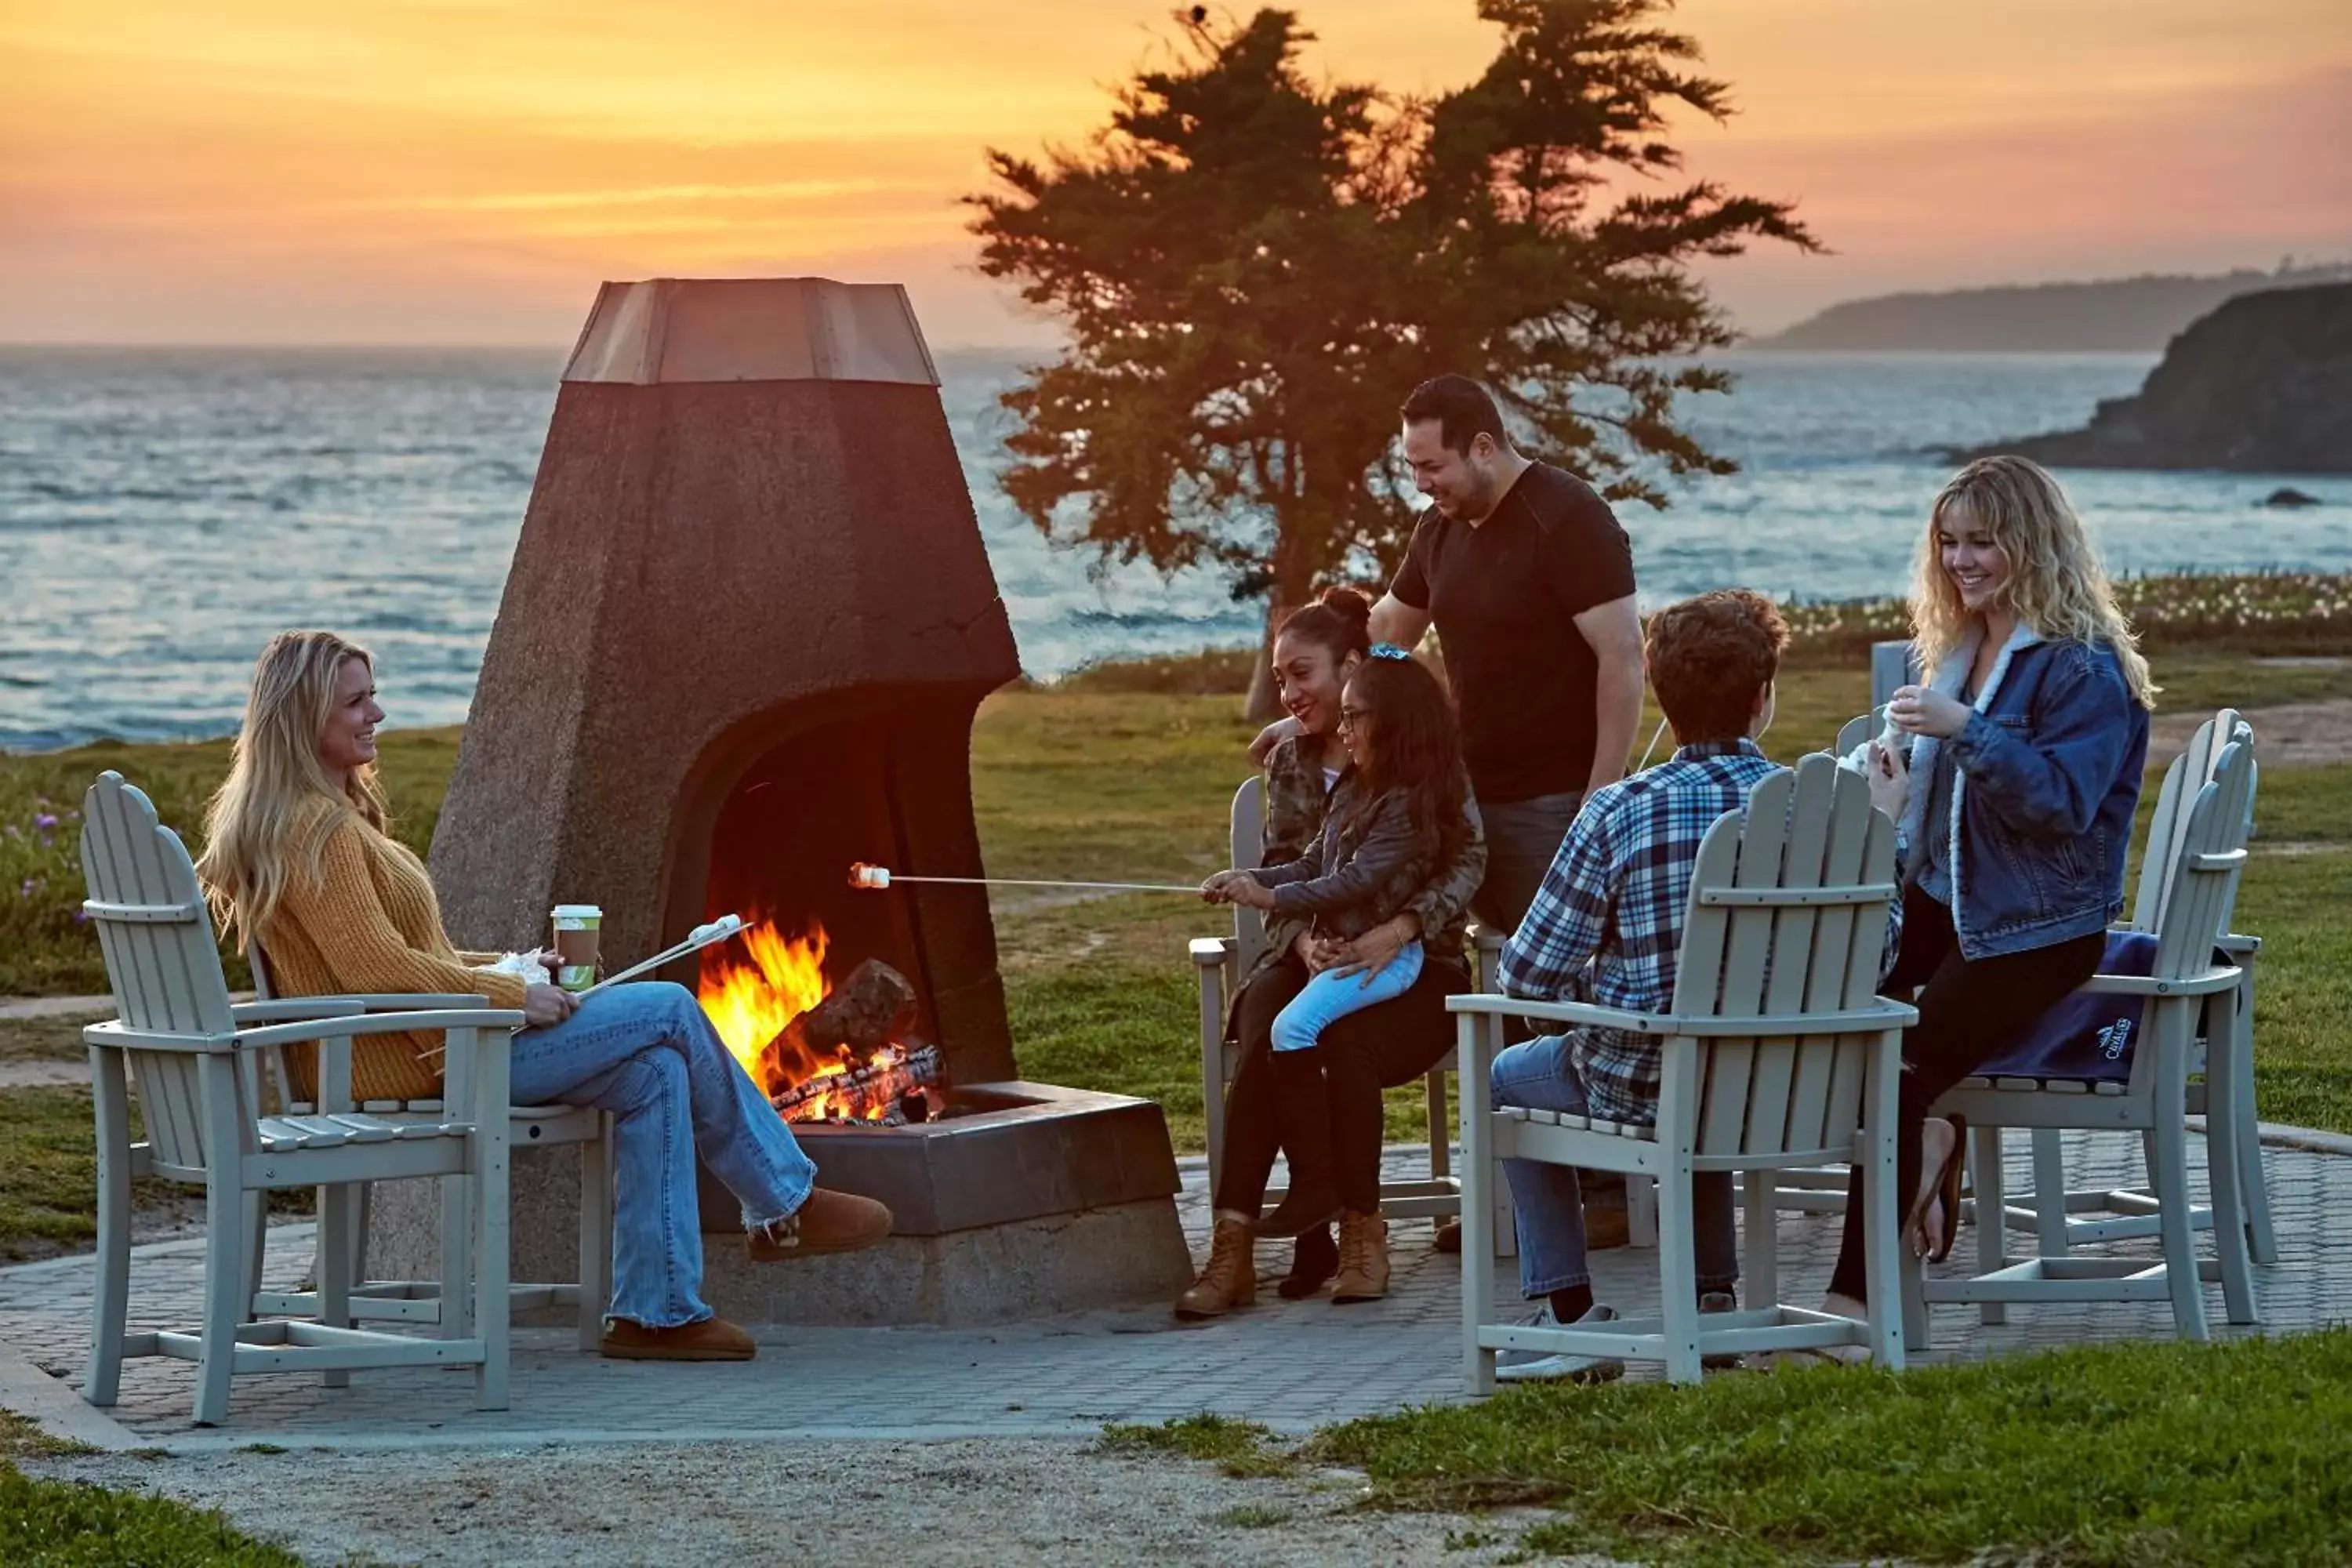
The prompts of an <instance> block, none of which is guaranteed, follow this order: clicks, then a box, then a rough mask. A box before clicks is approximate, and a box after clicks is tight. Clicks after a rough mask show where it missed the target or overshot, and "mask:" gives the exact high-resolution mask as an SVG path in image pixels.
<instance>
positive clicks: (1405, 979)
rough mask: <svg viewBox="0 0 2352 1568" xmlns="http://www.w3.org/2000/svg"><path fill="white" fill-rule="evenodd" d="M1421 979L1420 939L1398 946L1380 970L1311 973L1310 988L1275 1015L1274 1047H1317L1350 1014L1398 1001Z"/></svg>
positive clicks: (1334, 970) (1288, 1049)
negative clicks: (1384, 966)
mask: <svg viewBox="0 0 2352 1568" xmlns="http://www.w3.org/2000/svg"><path fill="white" fill-rule="evenodd" d="M1420 978H1421V943H1419V942H1407V943H1405V944H1404V945H1403V946H1402V947H1401V948H1399V949H1397V954H1396V956H1395V957H1394V958H1391V959H1390V960H1389V962H1388V966H1387V967H1386V968H1384V969H1382V970H1381V972H1380V973H1377V974H1366V973H1363V971H1361V970H1355V971H1352V972H1343V971H1341V970H1338V969H1327V970H1325V971H1324V972H1323V973H1320V974H1317V975H1314V976H1312V977H1310V978H1309V979H1308V980H1307V986H1306V989H1304V990H1302V991H1301V992H1299V994H1297V995H1296V996H1293V997H1292V998H1291V999H1290V1000H1289V1001H1288V1002H1286V1003H1285V1004H1284V1005H1283V1009H1282V1011H1281V1012H1279V1013H1276V1015H1275V1016H1274V1031H1273V1041H1272V1044H1273V1046H1274V1048H1275V1049H1276V1050H1277V1051H1307V1050H1313V1049H1314V1048H1315V1042H1316V1041H1318V1040H1319V1039H1321V1038H1322V1037H1323V1031H1324V1030H1325V1029H1327V1028H1329V1027H1330V1026H1332V1025H1333V1024H1336V1023H1338V1022H1339V1020H1340V1019H1342V1018H1344V1017H1346V1016H1348V1015H1349V1014H1350V1013H1360V1012H1362V1011H1363V1010H1364V1009H1365V1008H1367V1007H1377V1006H1379V1005H1381V1003H1383V1002H1392V1001H1394V1000H1395V999H1396V998H1398V997H1400V996H1402V995H1403V994H1405V993H1406V992H1408V991H1410V990H1412V983H1413V982H1414V981H1416V980H1418V979H1420Z"/></svg>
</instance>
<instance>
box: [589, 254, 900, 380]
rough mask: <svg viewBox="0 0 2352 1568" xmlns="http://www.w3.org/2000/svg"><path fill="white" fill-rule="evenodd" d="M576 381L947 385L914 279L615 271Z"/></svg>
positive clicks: (592, 321)
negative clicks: (619, 277) (920, 317)
mask: <svg viewBox="0 0 2352 1568" xmlns="http://www.w3.org/2000/svg"><path fill="white" fill-rule="evenodd" d="M563 379H564V380H565V381H568V382H569V381H585V382H620V383H625V384H634V385H637V386H655V385H672V384H681V383H688V382H719V381H879V382H895V383H898V384H904V385H911V386H937V385H938V384H940V374H939V368H938V366H936V365H934V364H933V363H931V353H930V350H929V348H927V347H926V346H925V345H924V343H923V331H922V328H921V327H920V326H919V325H918V324H917V323H916V321H915V310H914V307H913V305H912V304H911V303H909V302H908V299H907V290H906V289H905V287H904V286H902V285H900V284H897V283H836V282H835V281H834V280H833V279H830V278H651V279H645V280H644V281H642V282H635V283H607V284H605V285H604V287H603V288H602V289H599V290H598V291H597V295H596V304H595V307H594V309H593V310H590V311H589V313H588V324H587V325H586V326H585V327H583V328H582V329H581V332H580V341H579V342H578V343H577V344H575V345H574V346H573V348H572V358H571V361H570V363H567V364H566V365H565V366H564V367H563Z"/></svg>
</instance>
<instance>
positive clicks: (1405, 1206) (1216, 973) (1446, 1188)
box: [1191, 774, 1501, 1219]
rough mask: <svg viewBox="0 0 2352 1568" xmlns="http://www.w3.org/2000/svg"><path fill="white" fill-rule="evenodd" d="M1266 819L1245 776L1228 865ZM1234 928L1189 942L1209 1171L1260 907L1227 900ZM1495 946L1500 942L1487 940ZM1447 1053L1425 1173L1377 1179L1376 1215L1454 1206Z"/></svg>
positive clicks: (1443, 1211) (1252, 850)
mask: <svg viewBox="0 0 2352 1568" xmlns="http://www.w3.org/2000/svg"><path fill="white" fill-rule="evenodd" d="M1264 837H1265V780H1264V779H1263V778H1261V777H1259V776H1257V775H1256V774H1252V775H1251V776H1250V777H1249V778H1248V779H1246V780H1244V782H1243V784H1242V786H1241V788H1239V789H1238V790H1235V791H1234V809H1233V818H1232V834H1231V838H1230V841H1229V846H1228V847H1229V851H1230V853H1231V855H1232V857H1233V858H1232V859H1231V861H1230V862H1229V864H1231V865H1234V866H1237V867H1254V866H1255V865H1257V864H1258V862H1259V857H1260V855H1261V853H1262V847H1263V843H1264ZM1233 910H1234V934H1233V935H1231V936H1229V937H1215V936H1203V937H1194V938H1193V939H1192V944H1191V955H1192V967H1193V969H1194V971H1195V973H1197V974H1198V976H1199V980H1200V988H1201V1108H1202V1112H1203V1114H1204V1116H1205V1118H1206V1120H1207V1122H1208V1142H1209V1170H1210V1172H1211V1173H1212V1174H1213V1173H1215V1172H1216V1170H1217V1169H1218V1166H1219V1164H1220V1163H1222V1161H1223V1157H1224V1150H1225V1086H1226V1085H1227V1084H1229V1083H1231V1082H1232V1081H1233V1075H1234V1071H1235V1069H1236V1068H1239V1067H1240V1065H1241V1062H1240V1052H1239V1050H1238V1049H1237V1048H1236V1047H1234V1046H1231V1045H1229V1044H1228V1043H1227V1042H1226V1040H1225V1019H1226V1017H1227V1016H1228V1015H1229V1014H1230V1012H1231V1010H1232V1007H1233V998H1234V996H1235V995H1237V994H1239V992H1240V988H1241V982H1242V977H1243V976H1244V975H1245V974H1247V973H1249V972H1250V966H1251V965H1252V964H1254V963H1256V962H1257V960H1258V955H1259V954H1261V953H1263V952H1265V918H1264V917H1263V916H1262V915H1260V914H1259V912H1258V911H1257V910H1253V909H1246V908H1244V907H1243V906H1242V905H1240V904H1235V905H1234V906H1233ZM1479 945H1480V947H1481V949H1482V954H1481V956H1482V957H1487V958H1488V961H1489V962H1491V957H1490V955H1487V954H1486V953H1485V952H1483V950H1484V949H1485V948H1486V945H1487V944H1486V941H1485V939H1483V938H1481V939H1480V942H1479ZM1494 945H1495V946H1496V948H1499V947H1500V945H1501V944H1500V943H1499V942H1497V943H1495V944H1494ZM1453 1066H1454V1058H1453V1057H1452V1055H1451V1054H1449V1055H1448V1056H1447V1057H1446V1058H1444V1060H1442V1061H1440V1062H1439V1063H1438V1064H1437V1065H1436V1066H1435V1067H1433V1068H1430V1069H1429V1079H1428V1086H1427V1088H1428V1095H1429V1176H1428V1179H1427V1180H1425V1181H1423V1180H1413V1181H1404V1182H1382V1183H1381V1215H1384V1216H1385V1217H1387V1218H1389V1219H1415V1218H1444V1217H1446V1216H1449V1215H1454V1214H1456V1213H1458V1212H1460V1209H1461V1205H1462V1196H1461V1189H1462V1184H1461V1182H1460V1180H1459V1179H1458V1178H1457V1177H1455V1175H1454V1171H1453V1153H1454V1151H1453V1148H1452V1145H1451V1144H1450V1143H1449V1142H1448V1141H1447V1140H1448V1134H1449V1133H1450V1132H1451V1131H1452V1127H1451V1125H1450V1123H1449V1121H1448V1119H1447V1116H1446V1113H1445V1075H1446V1073H1447V1072H1448V1071H1449V1070H1451V1069H1452V1068H1453ZM1285 1194H1286V1189H1285V1188H1282V1187H1269V1188H1268V1189H1267V1190H1266V1194H1265V1203H1266V1206H1267V1208H1268V1209H1269V1210H1270V1209H1272V1208H1273V1206H1274V1205H1276V1204H1279V1203H1280V1202H1281V1201H1282V1200H1283V1197H1284V1196H1285Z"/></svg>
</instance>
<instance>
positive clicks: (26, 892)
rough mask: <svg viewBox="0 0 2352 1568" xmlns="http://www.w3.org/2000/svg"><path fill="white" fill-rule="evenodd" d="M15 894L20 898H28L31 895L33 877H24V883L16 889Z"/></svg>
mask: <svg viewBox="0 0 2352 1568" xmlns="http://www.w3.org/2000/svg"><path fill="white" fill-rule="evenodd" d="M16 896H17V897H18V898H20V899H29V898H31V897H32V896H33V879H31V878H30V877H27V878H26V879H25V885H24V886H23V887H21V888H19V889H16Z"/></svg>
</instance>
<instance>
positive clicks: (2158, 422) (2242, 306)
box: [1954, 283, 2352, 474]
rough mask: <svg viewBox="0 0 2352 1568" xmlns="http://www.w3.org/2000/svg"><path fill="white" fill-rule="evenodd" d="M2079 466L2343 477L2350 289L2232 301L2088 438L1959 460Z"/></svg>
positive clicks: (2001, 446)
mask: <svg viewBox="0 0 2352 1568" xmlns="http://www.w3.org/2000/svg"><path fill="white" fill-rule="evenodd" d="M1993 452H2015V453H2018V454H2019V455H2021V456H2022V457H2028V458H2032V459H2034V460H2035V461H2036V462H2041V463H2049V464H2053V465H2056V466H2059V467H2066V468H2230V469H2235V470H2237V471H2238V472H2241V473H2278V474H2352V283H2334V284H2326V285H2323V286H2320V287H2317V288H2311V289H2273V290H2272V291H2271V292H2269V293H2265V294H2245V295H2241V296H2240V297H2239V298H2237V299H2235V300H2230V301H2229V302H2228V303H2226V304H2224V305H2223V306H2222V307H2221V309H2220V310H2215V311H2214V312H2213V313H2212V314H2211V315H2210V316H2207V317H2206V318H2204V319H2203V320H2202V321H2197V322H2194V323H2192V324H2191V325H2190V327H2189V330H2188V331H2185V332H2183V333H2181V334H2180V335H2179V337H2177V338H2175V339H2173V340H2172V342H2171V343H2170V344H2169V345H2168V347H2167V348H2166V349H2165V351H2164V358H2163V360H2162V361H2161V362H2160V363H2158V365H2157V367H2156V368H2155V369H2154V370H2152V371H2150V372H2148V375H2147V381H2146V382H2144V383H2142V384H2141V385H2140V389H2139V393H2138V395H2137V396H2133V397H2114V398H2109V399H2107V400H2106V401H2105V402H2103V403H2101V404H2100V405H2099V406H2098V410H2097V412H2096V413H2095V414H2094V415H2093V416H2092V417H2091V423H2090V425H2089V426H2088V427H2087V428H2084V429H2081V430H2068V431H2063V432H2061V433H2058V434H2054V435H2047V436H2025V437H2018V438H2017V439H2014V440H2009V441H1997V442H1995V443H1993V444H1992V445H1991V446H1990V447H1978V448H1975V449H1973V450H1962V451H1958V452H1956V453H1955V454H1954V455H1955V456H1956V457H1958V458H1972V457H1982V456H1985V455H1987V454H1989V453H1993Z"/></svg>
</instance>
